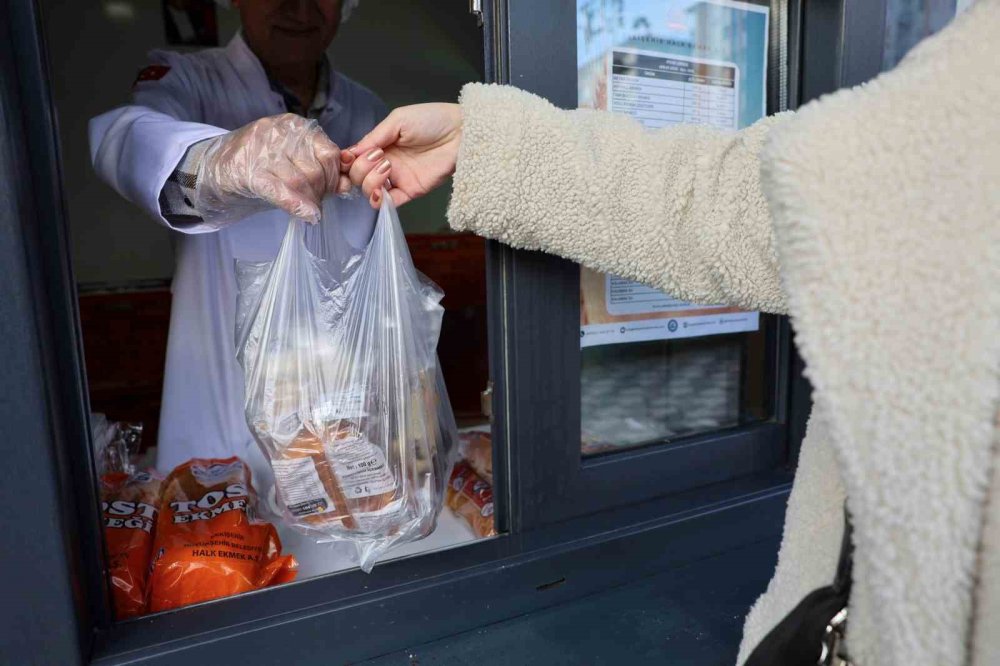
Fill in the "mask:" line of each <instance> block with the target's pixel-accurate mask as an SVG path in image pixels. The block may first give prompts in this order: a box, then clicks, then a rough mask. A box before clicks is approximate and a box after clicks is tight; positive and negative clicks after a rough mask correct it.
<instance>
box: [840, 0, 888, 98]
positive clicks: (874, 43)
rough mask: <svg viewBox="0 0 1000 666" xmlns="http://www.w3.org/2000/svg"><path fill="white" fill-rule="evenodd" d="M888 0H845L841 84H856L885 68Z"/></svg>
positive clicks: (844, 85)
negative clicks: (883, 60) (883, 66)
mask: <svg viewBox="0 0 1000 666" xmlns="http://www.w3.org/2000/svg"><path fill="white" fill-rule="evenodd" d="M885 9H886V0H844V7H843V36H842V42H841V50H840V54H841V56H840V85H841V86H842V87H850V86H856V85H858V84H860V83H864V82H865V81H868V80H869V79H873V78H875V77H876V76H878V75H879V73H880V72H881V71H882V54H883V52H884V49H885Z"/></svg>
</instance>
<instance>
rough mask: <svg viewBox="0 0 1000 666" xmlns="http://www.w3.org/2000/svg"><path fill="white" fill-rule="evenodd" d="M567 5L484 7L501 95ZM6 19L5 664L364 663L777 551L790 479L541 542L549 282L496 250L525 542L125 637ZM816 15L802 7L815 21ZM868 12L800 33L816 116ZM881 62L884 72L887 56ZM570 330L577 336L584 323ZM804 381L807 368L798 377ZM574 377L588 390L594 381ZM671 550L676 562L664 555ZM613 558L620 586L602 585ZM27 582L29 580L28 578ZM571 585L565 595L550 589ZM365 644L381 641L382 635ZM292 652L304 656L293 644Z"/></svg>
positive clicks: (31, 62)
mask: <svg viewBox="0 0 1000 666" xmlns="http://www.w3.org/2000/svg"><path fill="white" fill-rule="evenodd" d="M570 3H572V0H558V1H556V2H552V3H546V4H544V5H538V4H536V3H534V2H532V1H531V0H506V1H505V0H493V1H491V0H487V1H486V2H485V3H484V5H485V7H484V9H485V12H484V13H485V18H486V24H485V32H484V40H485V43H486V48H487V52H488V53H491V54H494V56H495V57H493V58H490V59H488V60H487V69H488V73H487V76H488V79H489V80H497V81H500V82H511V83H514V84H518V83H519V78H520V72H521V70H520V68H521V67H522V66H527V65H528V63H526V62H525V60H524V59H525V58H529V57H532V56H531V54H530V53H520V52H519V53H518V54H511V51H510V48H511V44H510V42H509V41H508V40H509V38H510V36H511V34H515V33H521V32H524V31H526V30H536V33H535V34H538V32H537V31H542V32H544V30H546V29H549V28H551V27H552V23H551V22H552V21H553V20H554V16H556V14H557V13H558V12H561V11H563V10H564V9H565V7H566V6H568V5H569V4H570ZM2 4H3V10H4V15H5V17H6V18H7V21H6V22H5V23H4V25H0V68H2V69H0V95H2V96H3V97H2V99H0V111H2V116H0V120H2V125H0V131H2V132H3V134H2V135H0V163H2V164H0V167H2V171H3V172H4V173H5V174H6V175H8V176H9V178H7V179H6V180H4V181H3V182H0V192H3V196H2V197H0V215H2V221H0V227H2V228H3V231H4V233H3V241H2V242H0V260H3V261H4V264H5V266H7V267H8V276H7V283H6V285H5V289H6V291H7V293H8V294H10V295H13V296H14V297H12V298H5V299H3V300H2V301H0V316H3V317H4V318H5V319H6V321H7V322H9V323H8V327H7V328H6V329H5V330H6V331H7V337H6V340H5V342H6V343H7V347H6V349H7V354H8V360H6V361H5V367H6V368H7V369H9V370H11V371H12V373H9V374H8V375H7V379H8V381H6V382H4V383H3V384H2V385H0V416H2V417H3V420H4V423H6V424H7V426H8V432H10V433H12V436H9V440H8V441H9V442H10V445H9V446H8V456H9V458H8V463H7V465H6V466H5V470H6V471H5V473H4V491H3V492H4V495H3V498H4V500H5V515H8V516H12V517H14V520H8V521H6V523H5V530H4V538H5V539H10V540H14V541H15V542H16V543H14V544H13V546H14V547H10V548H4V549H0V569H2V570H3V571H4V572H5V574H4V580H3V582H4V589H5V591H6V596H7V598H8V599H17V600H18V603H17V604H16V607H14V606H15V605H14V604H8V605H7V607H8V608H10V611H11V612H13V613H16V616H15V617H12V618H9V619H10V621H8V622H6V623H5V626H4V629H3V630H2V631H4V632H5V633H4V637H3V641H0V644H2V645H3V659H2V660H4V661H9V662H10V663H36V662H39V661H47V662H52V663H60V664H72V663H80V664H83V663H107V664H111V663H125V662H136V661H141V662H143V663H154V662H155V663H175V660H176V659H178V658H184V659H187V660H189V661H190V662H191V663H201V662H205V663H208V662H211V661H213V660H217V659H218V658H220V657H223V658H227V659H231V658H232V656H233V655H234V654H240V656H241V657H242V658H247V659H248V661H254V660H259V661H261V662H271V661H275V660H282V659H284V660H289V658H290V657H291V660H292V661H295V660H296V657H298V658H300V659H299V660H303V661H304V660H306V659H309V658H313V659H317V660H319V659H322V660H323V661H325V662H328V663H332V662H335V661H343V660H352V661H354V660H359V659H363V658H366V657H370V656H374V655H377V654H380V653H384V652H387V651H390V650H393V649H399V648H402V647H405V646H406V645H412V644H414V643H419V642H422V641H426V640H431V639H433V638H436V637H440V636H444V635H448V634H451V633H455V632H457V631H461V630H465V629H470V628H473V627H475V626H480V625H482V624H485V623H489V622H494V621H498V620H501V619H504V618H506V617H511V616H513V615H516V614H520V613H524V612H528V611H530V610H533V609H537V608H540V607H544V606H548V605H552V604H555V603H561V602H563V601H567V600H569V599H572V598H575V597H578V596H581V595H583V594H587V593H590V592H593V591H595V590H598V589H601V588H602V587H607V586H610V585H615V584H620V583H622V582H625V581H627V580H632V579H634V578H635V577H637V576H641V575H644V574H645V573H649V572H653V571H659V570H662V569H664V568H669V567H674V566H679V565H682V564H684V563H686V562H690V561H693V560H694V559H700V558H703V557H708V556H710V555H712V554H715V553H719V552H723V551H724V550H728V549H730V548H734V547H738V546H740V545H743V544H747V543H752V542H755V541H760V540H762V539H772V540H775V539H777V537H778V535H779V534H780V528H781V521H782V516H783V513H784V505H785V501H786V497H787V492H788V488H789V480H790V472H789V471H788V470H787V469H785V468H779V469H770V470H767V471H762V472H760V473H755V474H750V475H747V476H741V477H740V478H734V479H732V480H730V481H727V482H725V483H716V484H712V485H707V486H704V487H700V488H696V489H691V490H687V491H684V492H678V493H675V494H672V495H670V496H669V497H662V498H657V499H652V500H649V501H645V502H642V503H641V504H636V505H632V506H623V507H615V508H609V509H606V510H603V511H600V512H598V513H594V514H592V515H589V516H585V517H579V518H572V519H567V520H563V521H560V522H558V523H553V524H541V523H539V522H537V521H535V523H534V524H532V521H534V520H535V519H534V517H533V516H536V515H537V511H536V510H535V509H533V508H532V505H530V504H527V503H526V500H527V499H528V496H529V495H531V494H532V493H533V492H535V491H536V490H537V488H536V487H535V486H532V485H531V484H530V483H528V481H529V480H530V479H526V478H524V477H522V476H520V475H519V474H518V471H520V470H523V469H524V465H525V464H526V463H528V462H530V461H531V456H532V455H533V454H534V453H535V451H533V450H532V447H531V446H529V442H532V441H535V442H537V440H531V439H529V438H525V437H523V436H522V431H523V430H524V429H525V428H526V427H527V426H528V421H525V422H523V423H522V422H521V419H526V418H529V413H528V412H527V411H526V409H527V407H528V405H524V404H521V405H519V406H517V407H515V406H514V405H513V404H512V403H513V402H516V399H512V396H513V395H515V392H513V391H512V388H513V387H515V386H516V383H512V382H511V379H512V378H511V377H510V376H509V373H508V370H509V369H510V368H511V367H514V365H515V364H522V363H524V362H525V360H526V357H525V354H526V353H529V354H530V350H526V349H525V347H524V346H523V343H524V342H526V341H527V340H528V339H529V338H528V337H526V333H525V331H523V330H522V329H521V328H520V327H519V322H521V323H522V324H523V323H524V321H526V320H525V319H524V315H525V314H526V313H528V314H530V312H531V310H530V307H528V309H527V311H526V310H525V309H524V308H525V307H527V305H526V304H525V303H524V302H523V301H521V300H519V296H520V294H521V293H522V291H521V290H522V289H523V287H524V281H525V280H528V279H530V278H532V276H536V277H537V276H538V275H539V267H538V265H533V262H535V261H537V260H538V257H537V256H534V255H528V254H527V253H516V252H514V251H512V250H510V249H509V248H506V247H503V246H500V245H498V244H494V243H491V244H489V247H488V271H489V274H488V280H489V286H490V289H489V298H490V303H491V305H490V316H491V332H492V333H494V335H492V337H491V350H490V354H491V366H492V376H493V377H494V382H495V383H496V385H497V389H496V391H495V405H494V407H495V413H497V414H498V419H497V423H496V424H495V437H496V439H497V441H498V442H502V443H508V444H509V448H505V447H503V446H499V447H498V449H499V450H500V453H499V455H498V459H497V465H498V467H499V468H500V469H501V470H503V469H507V470H510V471H513V472H514V476H512V477H510V483H509V485H508V486H507V487H502V486H498V488H497V492H498V496H500V497H504V498H506V499H507V502H508V504H507V506H508V507H509V508H510V509H511V510H510V511H509V513H508V514H507V515H504V513H503V512H501V519H502V520H503V522H504V523H505V524H506V525H507V527H509V529H510V534H509V535H507V536H505V537H501V538H498V539H494V540H490V541H484V542H481V543H476V544H473V545H471V546H467V547H463V548H456V549H452V550H448V551H443V552H438V553H434V554H430V555H426V556H414V557H411V558H407V559H403V560H397V561H395V562H391V563H387V564H385V565H380V566H379V567H378V568H376V573H375V574H374V576H372V577H365V576H364V574H360V573H359V572H347V573H344V574H338V575H334V576H329V577H324V578H320V579H314V580H310V581H303V582H302V583H298V584H294V585H290V586H287V587H282V588H274V589H269V590H263V591H260V592H256V593H253V594H249V595H245V596H241V597H238V598H232V599H226V600H222V601H219V602H214V603H211V604H205V605H201V606H196V607H192V608H187V609H180V610H178V611H175V612H171V613H166V614H162V615H158V616H155V617H151V618H145V619H139V620H135V621H132V622H128V623H122V624H116V625H113V626H112V625H111V624H110V621H109V618H110V605H109V603H108V590H107V587H106V582H105V581H104V578H103V576H101V575H100V573H99V572H100V571H101V561H102V545H101V539H100V537H99V534H100V528H99V524H100V521H99V515H98V511H97V506H98V505H97V498H96V491H95V488H94V485H93V484H92V483H91V482H90V479H91V478H92V462H91V461H90V455H89V450H90V447H89V427H88V423H87V414H88V413H89V407H88V404H87V398H86V391H85V389H84V387H85V386H86V381H85V377H84V373H83V364H82V358H81V345H80V331H79V324H78V316H77V311H76V290H75V284H74V282H73V277H72V268H71V263H70V252H69V247H68V241H67V229H66V222H65V218H66V215H65V210H64V208H63V207H64V203H63V201H64V199H63V196H62V179H61V173H60V160H59V148H58V135H57V132H56V118H55V113H54V109H53V106H52V100H51V97H50V94H49V90H48V80H49V79H48V77H49V71H50V70H49V67H48V64H47V61H46V59H47V58H46V51H45V49H44V45H43V43H42V38H41V34H42V33H41V29H40V22H39V16H38V7H37V4H36V2H35V1H34V0H4V1H3V3H2ZM814 4H817V3H812V2H804V4H803V7H805V8H806V9H808V8H809V7H808V6H809V5H814ZM864 4H865V3H864V2H862V0H843V2H842V3H841V4H840V11H839V13H838V14H837V16H838V17H840V18H839V19H838V21H839V22H837V23H836V24H834V23H833V22H831V21H830V20H825V21H819V20H817V21H815V22H814V23H812V24H810V22H809V21H808V20H807V21H805V22H804V23H803V25H804V26H805V27H807V28H811V30H812V32H810V31H809V30H806V31H805V32H804V33H803V36H802V40H803V49H802V52H801V53H802V55H801V60H800V61H799V62H805V63H808V62H809V54H810V49H811V48H812V45H813V44H815V43H819V42H822V38H823V32H824V30H825V31H827V32H830V31H833V34H834V36H833V38H832V39H833V41H834V43H835V44H837V45H838V56H837V57H836V58H834V61H835V62H834V64H835V70H836V71H835V73H832V74H831V73H829V72H820V71H819V70H820V68H818V67H813V66H811V65H809V66H807V67H805V69H804V70H803V71H800V72H798V73H794V72H796V67H792V68H791V69H790V71H792V72H793V75H792V77H791V78H790V80H789V94H790V96H792V90H793V89H794V88H797V89H799V90H801V91H803V96H804V97H805V98H808V97H811V96H812V95H810V94H807V93H806V92H805V91H806V90H810V91H812V92H815V91H816V90H818V89H820V88H822V87H823V86H824V85H826V84H827V83H831V82H832V85H830V86H829V87H830V88H831V89H832V88H835V87H837V86H838V85H844V84H849V83H854V82H856V81H857V80H861V78H859V77H862V78H863V77H864V76H865V75H866V72H869V71H870V69H871V68H870V67H868V68H867V69H866V67H867V63H868V60H867V59H868V57H869V56H868V55H866V54H868V52H869V50H870V49H869V48H868V47H867V46H866V47H865V48H854V47H852V48H850V49H847V53H849V57H847V56H843V55H842V54H841V51H843V49H842V48H841V46H842V45H843V44H848V45H853V44H855V43H857V44H862V45H869V46H870V45H871V44H874V43H875V42H877V41H879V42H880V39H874V38H873V36H872V33H871V26H870V25H865V24H864V22H863V21H861V20H860V19H859V18H858V17H860V16H861V15H862V14H861V13H860V12H861V11H862V10H859V9H858V8H859V7H861V6H862V5H864ZM573 6H575V3H573ZM789 7H790V14H789V17H790V19H789V20H790V21H791V22H792V23H794V24H795V25H798V19H797V18H794V17H795V16H797V14H796V12H797V11H798V7H799V2H798V0H793V1H792V2H790V4H789ZM806 13H807V14H808V11H807V12H806ZM883 15H884V12H883ZM547 21H548V23H546V22H547ZM536 23H537V24H538V25H537V26H535V24H536ZM512 25H513V26H515V27H514V28H511V26H512ZM532 26H535V27H532ZM547 26H548V27H547ZM879 31H881V27H880V28H879ZM814 33H815V34H814ZM879 34H881V32H879ZM810 35H812V36H810ZM817 35H818V37H817ZM811 40H812V41H811ZM516 43H518V42H516V41H515V44H516ZM879 46H880V44H879ZM876 51H877V58H876V62H880V58H881V48H879V49H876ZM512 65H513V67H512ZM573 71H575V68H574V70H573ZM824 77H826V78H824ZM810 86H812V87H811V88H810ZM573 101H574V102H575V100H573ZM522 255H523V256H522ZM544 259H545V260H549V259H550V258H544ZM556 261H558V260H556ZM570 267H572V269H571V268H570ZM554 268H555V270H554V274H555V275H556V276H557V277H558V276H561V279H569V278H571V277H575V267H573V266H572V265H569V266H565V265H563V266H555V267H554ZM545 274H546V275H549V272H548V270H547V269H546V272H545ZM576 285H577V283H576V282H575V280H574V281H573V286H574V288H575V287H576ZM563 323H564V324H566V323H567V322H563ZM572 323H573V329H574V332H575V330H576V327H577V326H578V320H574V321H573V322H572ZM498 331H502V333H498ZM569 339H572V338H569ZM535 353H537V351H536V352H535ZM789 362H790V363H791V365H792V367H793V368H794V367H795V362H794V357H793V358H791V359H790V361H789ZM575 369H576V372H578V371H579V367H578V365H577V367H576V368H575ZM520 381H521V380H520V379H518V380H517V382H520ZM788 390H789V391H790V392H791V394H792V396H791V400H792V401H793V402H792V404H793V405H797V406H794V407H793V408H792V409H793V410H794V412H795V416H796V417H798V418H800V420H801V417H802V415H804V414H805V413H806V412H807V410H808V405H807V403H808V394H807V390H806V388H805V385H804V384H803V383H802V380H801V379H800V377H799V376H798V375H797V373H793V374H792V375H791V377H790V383H789V389H788ZM795 401H798V403H796V402H795ZM577 404H578V402H577ZM511 408H514V410H512V409H511ZM516 410H519V411H516ZM535 413H536V417H535V418H534V419H529V420H534V421H535V422H538V421H539V420H542V421H543V422H544V417H541V416H537V415H540V414H541V410H538V409H536V410H535ZM547 427H550V428H551V427H552V424H549V425H548V426H547ZM787 427H788V428H789V430H790V433H791V434H789V435H788V437H787V441H788V450H789V452H790V453H794V451H795V450H796V447H797V441H798V438H799V436H800V435H801V429H802V423H800V422H796V420H795V419H794V418H793V419H790V420H789V421H788V422H787ZM793 431H794V432H793ZM508 455H509V459H507V456H508ZM791 457H793V456H791ZM501 477H502V474H501ZM39 501H42V502H44V504H45V510H46V511H45V513H44V515H45V518H44V519H39V520H25V519H24V518H25V517H28V516H37V515H38V514H39V511H38V508H39V506H38V505H39ZM526 509H527V510H526ZM533 512H535V513H533ZM15 521H16V522H15ZM664 543H670V544H671V548H669V549H668V548H663V544H664ZM611 558H614V561H615V562H616V565H615V566H614V567H608V566H607V565H606V563H607V562H608V561H609V560H610V559H611ZM602 563H603V564H602ZM26 569H29V572H28V573H29V574H30V575H25V570H26ZM560 577H565V578H566V579H567V583H566V584H564V585H560V586H557V587H554V588H549V587H546V585H545V584H546V583H548V582H551V581H552V580H554V579H558V578H560ZM543 590H545V591H544V593H543ZM428 609H431V610H430V611H429V612H428ZM220 618H222V619H220ZM388 619H395V620H397V624H396V625H394V630H393V632H392V635H391V636H388V635H386V633H385V632H384V631H382V632H379V631H378V630H379V629H383V630H384V628H385V626H386V621H387V620H388ZM354 627H361V628H370V629H371V630H372V631H371V632H368V633H367V634H366V633H365V632H362V631H358V630H356V629H354ZM292 635H294V639H292V641H291V642H289V641H288V640H285V637H288V636H292ZM292 650H294V651H292Z"/></svg>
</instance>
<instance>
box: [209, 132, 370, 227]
mask: <svg viewBox="0 0 1000 666" xmlns="http://www.w3.org/2000/svg"><path fill="white" fill-rule="evenodd" d="M338 186H339V187H338ZM350 186H351V185H350V180H349V179H348V178H347V177H346V176H342V175H341V173H340V149H339V148H338V147H337V146H336V144H334V143H333V142H332V141H330V139H328V138H327V136H326V134H324V133H323V130H322V129H321V128H320V126H319V124H318V123H316V121H313V120H306V119H305V118H302V117H300V116H296V115H294V114H291V113H286V114H282V115H280V116H271V117H268V118H261V119H260V120H256V121H254V122H252V123H250V124H249V125H244V126H243V127H241V128H240V129H238V130H233V131H232V132H229V133H228V134H223V135H222V136H220V137H217V138H215V139H212V144H211V145H210V146H209V147H208V149H207V150H206V151H205V155H204V157H203V158H202V160H201V165H200V166H199V169H198V183H197V189H196V194H195V202H194V207H195V208H196V209H197V210H198V212H199V213H200V214H201V217H202V219H204V220H205V221H206V222H208V223H209V224H216V225H220V226H221V225H223V224H226V223H228V222H235V221H236V220H240V219H243V218H244V217H246V216H247V215H251V214H253V213H257V212H260V211H262V210H267V209H268V208H281V209H282V210H285V211H287V212H288V213H289V214H291V215H293V216H295V217H297V218H300V219H303V220H305V221H307V222H310V223H312V224H315V223H317V222H319V220H320V215H321V210H322V201H323V197H325V196H326V195H327V194H328V193H332V192H337V191H338V189H339V191H347V190H348V189H350Z"/></svg>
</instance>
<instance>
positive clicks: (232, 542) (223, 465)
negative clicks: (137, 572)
mask: <svg viewBox="0 0 1000 666" xmlns="http://www.w3.org/2000/svg"><path fill="white" fill-rule="evenodd" d="M153 551H154V555H153V561H152V564H151V568H150V575H149V585H148V587H149V611H150V612H156V611H162V610H168V609H170V608H177V607H179V606H185V605H187V604H193V603H198V602H201V601H208V600H210V599H216V598H219V597H225V596H228V595H231V594H239V593H241V592H248V591H250V590H256V589H259V588H262V587H268V586H270V585H277V584H279V583H285V582H289V581H291V580H293V579H294V578H295V572H296V568H297V567H298V564H297V563H296V561H295V558H294V557H292V556H291V555H282V554H281V540H280V539H279V538H278V533H277V532H276V531H275V528H274V525H272V524H271V523H268V522H266V521H263V520H260V519H258V518H257V494H256V493H255V492H254V488H253V484H252V479H251V476H250V468H249V467H248V466H247V464H246V463H244V462H243V461H242V460H240V459H239V458H236V457H233V458H225V459H200V458H195V459H192V460H189V461H187V462H186V463H184V464H182V465H179V466H178V467H176V468H175V469H174V471H172V472H171V473H170V475H169V476H167V478H166V479H165V480H164V482H163V487H162V493H161V499H160V513H159V518H158V520H157V526H156V535H155V539H154V546H153Z"/></svg>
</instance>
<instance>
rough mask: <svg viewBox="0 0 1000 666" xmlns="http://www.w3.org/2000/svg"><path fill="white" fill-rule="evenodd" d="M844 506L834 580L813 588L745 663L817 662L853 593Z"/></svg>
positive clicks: (801, 665) (785, 665)
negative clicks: (836, 618)
mask: <svg viewBox="0 0 1000 666" xmlns="http://www.w3.org/2000/svg"><path fill="white" fill-rule="evenodd" d="M853 531H854V530H853V527H852V525H851V518H850V516H849V515H848V513H847V510H846V508H845V510H844V536H843V538H842V539H841V542H840V559H839V560H838V562H837V572H836V574H835V575H834V579H833V584H831V585H827V586H826V587H821V588H819V589H818V590H813V591H812V592H810V593H809V594H808V595H807V596H806V597H805V598H804V599H803V600H802V601H800V602H799V604H798V605H797V606H796V607H795V608H794V609H792V611H791V612H790V613H789V614H788V615H786V616H785V617H784V618H783V619H782V620H781V622H779V623H778V624H777V625H775V626H774V628H772V629H771V631H769V632H768V634H767V635H766V636H765V637H764V638H763V640H761V642H760V643H759V644H758V645H757V647H756V648H755V649H754V651H753V652H752V653H751V654H750V656H749V657H748V658H747V660H746V662H745V663H744V666H778V665H780V666H815V665H816V664H817V663H818V662H819V660H820V655H821V654H822V651H823V639H824V637H825V636H826V630H827V627H828V626H829V625H830V622H831V620H832V619H833V617H834V616H835V615H837V614H838V613H840V612H841V611H842V610H843V609H844V608H845V607H846V606H847V601H848V599H849V598H850V595H851V581H852V571H853V568H854V539H853Z"/></svg>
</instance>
